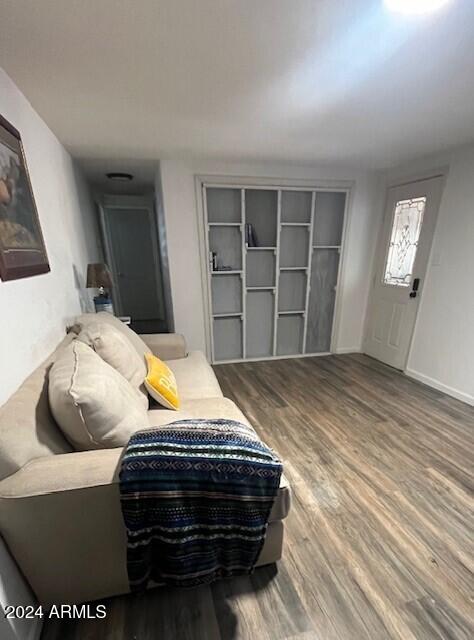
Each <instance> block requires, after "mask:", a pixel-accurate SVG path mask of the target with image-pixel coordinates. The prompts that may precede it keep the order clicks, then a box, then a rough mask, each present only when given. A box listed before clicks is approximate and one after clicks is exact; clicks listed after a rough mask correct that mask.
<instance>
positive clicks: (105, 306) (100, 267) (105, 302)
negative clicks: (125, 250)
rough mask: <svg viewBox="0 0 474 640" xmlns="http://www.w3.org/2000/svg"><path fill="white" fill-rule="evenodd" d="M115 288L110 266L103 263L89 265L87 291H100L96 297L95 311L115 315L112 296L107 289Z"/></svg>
mask: <svg viewBox="0 0 474 640" xmlns="http://www.w3.org/2000/svg"><path fill="white" fill-rule="evenodd" d="M112 286H113V282H112V276H111V273H110V271H109V268H108V266H107V265H106V264H105V263H103V262H94V263H91V264H88V265H87V282H86V287H87V289H99V295H98V296H95V297H94V306H95V311H96V313H98V312H99V311H107V312H108V313H112V314H113V313H114V307H113V304H112V299H111V297H110V294H109V292H108V291H106V289H109V288H110V287H112Z"/></svg>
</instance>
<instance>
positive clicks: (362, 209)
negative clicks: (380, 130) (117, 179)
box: [160, 160, 376, 352]
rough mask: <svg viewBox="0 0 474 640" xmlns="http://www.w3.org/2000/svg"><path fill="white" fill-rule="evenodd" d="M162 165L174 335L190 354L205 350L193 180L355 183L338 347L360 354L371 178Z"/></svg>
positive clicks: (310, 170)
mask: <svg viewBox="0 0 474 640" xmlns="http://www.w3.org/2000/svg"><path fill="white" fill-rule="evenodd" d="M160 165H161V184H162V190H163V204H164V211H165V219H166V234H167V242H168V253H169V266H170V278H171V290H172V296H173V310H174V321H175V330H176V331H177V332H180V333H183V334H184V335H185V336H186V339H187V342H188V345H189V348H190V349H202V350H205V345H206V341H205V319H204V304H203V297H204V296H203V291H202V281H201V262H200V255H199V240H198V217H197V209H196V194H195V183H194V176H195V175H196V174H197V175H224V176H247V177H263V178H276V179H278V178H287V179H290V178H291V179H301V180H303V179H304V180H314V181H315V182H318V181H321V180H323V181H324V180H351V181H354V183H355V184H354V188H353V194H352V196H353V197H352V207H351V216H350V226H349V228H348V234H347V244H346V268H345V270H344V274H343V275H344V277H343V281H342V283H341V284H342V291H343V296H342V300H341V303H342V304H341V317H340V324H339V330H338V334H337V336H336V347H337V350H338V351H339V352H343V351H357V350H360V348H361V344H362V333H363V324H364V317H365V308H366V303H367V296H368V288H369V273H370V270H371V264H372V258H373V253H374V248H375V236H376V225H374V215H375V207H374V196H375V193H376V190H375V187H376V176H375V174H371V173H368V172H362V171H356V170H353V169H352V170H345V169H342V168H337V167H336V168H330V167H297V166H291V165H290V166H285V165H271V164H262V165H255V164H253V165H249V164H235V163H226V162H217V161H216V162H210V161H198V160H193V161H189V162H185V161H178V160H163V161H161V163H160Z"/></svg>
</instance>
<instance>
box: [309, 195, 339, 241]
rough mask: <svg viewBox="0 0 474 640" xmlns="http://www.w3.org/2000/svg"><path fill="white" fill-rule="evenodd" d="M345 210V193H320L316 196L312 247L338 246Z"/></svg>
mask: <svg viewBox="0 0 474 640" xmlns="http://www.w3.org/2000/svg"><path fill="white" fill-rule="evenodd" d="M345 208H346V194H345V193H341V192H338V191H320V192H318V193H317V194H316V202H315V207H314V221H313V245H314V246H320V245H323V246H340V244H341V242H342V229H343V226H344V211H345Z"/></svg>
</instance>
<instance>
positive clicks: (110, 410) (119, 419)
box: [48, 340, 149, 451]
mask: <svg viewBox="0 0 474 640" xmlns="http://www.w3.org/2000/svg"><path fill="white" fill-rule="evenodd" d="M48 393H49V402H50V407H51V411H52V414H53V416H54V418H55V420H56V422H57V423H58V425H59V427H60V428H61V430H62V431H63V433H64V435H65V436H66V438H67V439H68V440H69V442H70V443H71V444H72V445H73V447H74V448H75V449H76V450H78V451H85V450H88V449H101V448H107V449H108V448H112V447H123V446H125V445H126V444H127V442H128V440H129V438H130V436H131V435H132V434H133V433H135V431H137V430H139V429H144V428H146V427H148V426H149V420H148V412H147V410H146V409H145V408H144V406H143V404H142V403H141V401H140V398H139V396H138V393H137V391H136V390H135V389H134V388H133V387H132V386H131V384H130V383H129V382H128V380H126V379H125V378H124V377H123V376H122V375H121V374H120V373H118V371H116V370H115V369H114V368H113V367H111V366H110V365H108V364H107V363H106V362H104V361H103V360H102V358H100V356H98V355H97V354H96V353H95V352H94V351H93V350H92V349H91V348H90V347H88V346H87V345H86V344H84V343H83V342H80V341H79V340H74V341H73V342H72V343H71V344H70V345H68V346H67V347H66V348H65V349H64V350H62V351H61V353H60V355H59V356H58V359H57V360H56V362H55V363H54V364H53V366H52V368H51V371H50V373H49V387H48Z"/></svg>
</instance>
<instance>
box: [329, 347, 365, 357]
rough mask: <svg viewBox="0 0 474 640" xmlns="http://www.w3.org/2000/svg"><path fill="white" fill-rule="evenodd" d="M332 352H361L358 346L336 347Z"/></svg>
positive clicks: (340, 353)
mask: <svg viewBox="0 0 474 640" xmlns="http://www.w3.org/2000/svg"><path fill="white" fill-rule="evenodd" d="M334 353H337V354H339V355H342V354H343V353H362V350H361V348H360V347H338V348H337V349H336V350H335V352H334Z"/></svg>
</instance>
